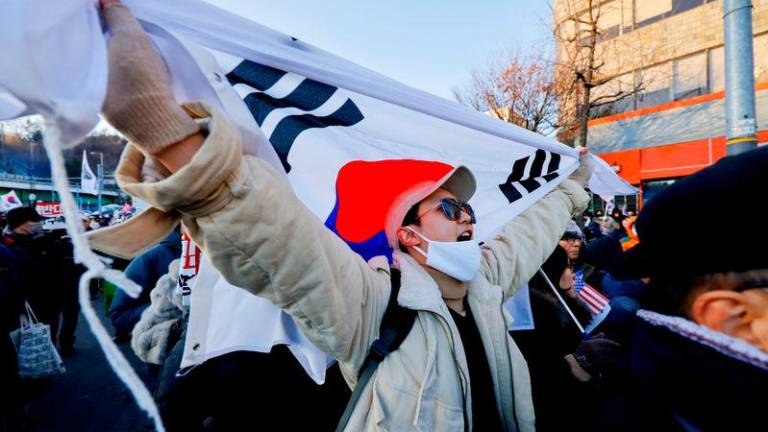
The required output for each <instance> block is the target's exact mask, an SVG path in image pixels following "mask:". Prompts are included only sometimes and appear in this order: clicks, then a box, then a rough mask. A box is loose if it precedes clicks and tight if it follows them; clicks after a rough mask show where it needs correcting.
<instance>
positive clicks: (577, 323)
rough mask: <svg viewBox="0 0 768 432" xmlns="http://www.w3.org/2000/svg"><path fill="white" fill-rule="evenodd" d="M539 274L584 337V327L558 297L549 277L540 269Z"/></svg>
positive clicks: (558, 294)
mask: <svg viewBox="0 0 768 432" xmlns="http://www.w3.org/2000/svg"><path fill="white" fill-rule="evenodd" d="M539 274H540V275H541V277H543V278H544V280H545V281H547V285H549V287H550V288H552V292H554V293H555V295H556V296H557V299H558V300H560V304H562V305H563V307H564V308H565V310H566V311H567V312H568V315H570V316H571V319H573V322H574V323H575V324H576V327H578V328H579V330H581V333H582V334H584V335H586V334H587V333H586V332H585V331H584V327H583V326H582V325H581V323H580V322H579V320H578V319H576V315H574V314H573V311H571V308H569V307H568V305H567V304H565V300H563V297H561V296H560V293H559V292H558V291H557V288H555V285H554V284H552V281H551V280H549V277H547V274H546V273H544V270H542V269H541V267H539Z"/></svg>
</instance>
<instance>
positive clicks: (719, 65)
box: [709, 47, 725, 92]
mask: <svg viewBox="0 0 768 432" xmlns="http://www.w3.org/2000/svg"><path fill="white" fill-rule="evenodd" d="M724 89H725V51H724V50H723V47H717V48H714V49H711V50H709V90H710V91H712V92H719V91H723V90H724Z"/></svg>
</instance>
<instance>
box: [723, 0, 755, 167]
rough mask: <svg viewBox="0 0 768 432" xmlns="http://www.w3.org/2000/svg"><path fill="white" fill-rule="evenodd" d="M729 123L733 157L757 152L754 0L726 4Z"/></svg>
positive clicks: (728, 142)
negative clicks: (753, 50)
mask: <svg viewBox="0 0 768 432" xmlns="http://www.w3.org/2000/svg"><path fill="white" fill-rule="evenodd" d="M723 28H724V33H725V123H726V131H725V132H726V142H725V143H726V148H727V153H728V154H729V155H733V154H739V153H744V152H747V151H749V150H752V149H754V148H757V135H756V123H755V72H754V59H753V53H752V38H753V36H752V0H724V1H723Z"/></svg>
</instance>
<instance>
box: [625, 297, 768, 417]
mask: <svg viewBox="0 0 768 432" xmlns="http://www.w3.org/2000/svg"><path fill="white" fill-rule="evenodd" d="M637 316H638V320H637V328H636V331H635V336H634V338H633V346H632V359H631V372H632V375H633V378H634V379H635V380H636V382H637V383H640V385H641V386H642V387H643V389H644V390H645V392H646V397H647V399H648V400H649V403H658V404H659V405H660V406H661V407H663V408H664V409H667V410H669V411H670V414H671V415H672V417H674V418H675V419H676V420H677V422H678V423H679V425H678V426H682V427H683V428H686V429H690V428H691V427H692V428H695V429H697V430H748V429H752V428H754V427H755V425H759V424H764V422H765V418H764V414H763V411H764V409H765V389H766V388H768V354H766V353H764V352H762V351H760V350H759V349H757V348H755V347H753V346H751V345H749V344H747V343H746V342H743V341H741V340H738V339H735V338H732V337H730V336H727V335H725V334H722V333H719V332H715V331H713V330H710V329H708V328H706V327H703V326H700V325H698V324H695V323H693V322H691V321H689V320H686V319H684V318H679V317H672V316H667V315H662V314H659V313H656V312H651V311H647V310H641V311H639V312H638V314H637Z"/></svg>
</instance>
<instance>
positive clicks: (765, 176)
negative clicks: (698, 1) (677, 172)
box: [0, 1, 768, 431]
mask: <svg viewBox="0 0 768 432" xmlns="http://www.w3.org/2000/svg"><path fill="white" fill-rule="evenodd" d="M103 3H110V4H112V3H114V2H113V1H108V2H103ZM105 17H106V21H107V22H108V23H109V25H110V27H111V29H112V30H113V33H114V34H113V42H112V43H113V45H112V46H111V47H110V62H111V64H110V91H111V92H113V93H110V95H108V98H107V102H106V103H105V112H106V117H107V119H108V120H109V121H110V122H111V123H112V124H113V125H115V127H117V128H118V129H120V130H121V131H122V132H123V133H125V134H126V136H128V137H129V138H130V141H131V144H129V147H128V149H127V150H126V153H125V155H124V157H123V161H122V162H121V166H122V168H123V169H124V171H122V175H123V177H122V179H123V186H126V185H127V189H129V190H130V191H132V192H133V193H134V194H136V195H137V196H139V197H140V198H142V199H144V200H146V201H147V202H149V203H150V204H151V205H155V206H157V207H160V206H162V207H163V208H165V209H176V210H178V212H179V213H180V214H182V219H183V224H181V225H180V226H179V227H177V228H176V230H175V231H174V232H172V233H170V234H169V235H167V237H165V239H164V240H162V241H160V242H159V243H157V245H155V246H154V247H152V248H151V249H149V250H146V251H145V252H143V253H141V254H139V255H138V256H136V257H135V258H133V260H132V261H131V262H130V264H129V265H128V267H127V269H126V274H127V275H128V276H129V277H130V278H131V279H133V280H134V281H135V282H137V283H138V284H139V285H140V286H141V287H142V293H141V295H140V296H139V297H138V298H136V299H133V298H128V297H127V296H125V295H124V294H123V293H121V292H117V293H116V294H115V296H114V298H112V300H111V304H110V307H109V313H108V315H109V318H110V319H111V320H112V323H113V324H114V329H115V335H114V336H115V339H116V341H117V342H118V343H129V342H130V344H131V347H132V349H133V351H134V353H135V354H136V356H138V357H139V358H140V359H141V360H142V361H143V362H144V363H146V364H147V369H146V371H144V373H143V374H142V376H143V378H144V380H145V383H146V384H147V387H148V388H149V389H150V390H151V391H152V392H153V394H154V396H155V399H156V401H157V404H158V407H159V408H160V412H161V415H162V417H163V421H164V423H165V425H166V427H167V429H168V430H171V431H174V430H179V431H194V430H235V429H242V428H243V425H253V426H254V427H257V426H258V425H270V424H279V425H281V428H286V429H294V428H297V429H298V428H310V427H311V428H313V429H315V430H331V429H334V428H335V427H336V425H337V423H338V422H339V419H340V418H342V413H343V411H344V408H345V405H347V401H348V400H350V397H352V401H353V403H352V404H351V405H350V409H351V411H349V412H348V413H347V414H348V415H344V417H343V418H345V423H344V424H343V426H344V428H345V430H446V431H451V430H475V431H486V430H491V431H494V430H533V429H536V430H543V431H550V430H585V429H590V430H606V431H607V430H753V429H760V426H759V425H761V424H763V422H764V420H763V419H762V410H761V408H762V407H763V405H764V397H763V394H764V392H765V389H766V388H768V387H767V386H766V385H767V384H768V255H766V254H765V253H762V252H760V251H759V250H758V251H755V249H754V248H753V247H752V246H753V245H754V244H758V245H759V244H762V243H763V242H762V240H765V237H766V234H765V233H766V232H768V231H766V230H765V229H761V228H759V227H758V228H757V229H755V226H754V224H750V223H744V224H730V225H728V229H722V228H719V229H718V228H716V227H718V226H722V224H723V223H724V222H725V221H731V220H732V211H731V208H730V206H731V205H732V203H742V204H743V203H746V202H750V200H752V199H754V197H755V196H759V194H760V192H761V190H762V189H763V188H764V187H765V185H766V184H768V170H766V169H765V168H766V167H768V148H761V149H758V150H754V151H752V152H750V153H747V154H743V155H740V156H733V157H727V158H725V159H724V160H722V161H720V162H719V163H717V164H715V165H714V166H712V167H709V168H707V169H704V170H702V171H700V172H698V173H696V174H694V175H691V176H689V177H687V178H685V179H682V180H680V181H678V182H677V183H675V184H674V185H672V186H670V187H669V188H667V189H666V190H664V191H662V192H660V193H659V194H657V195H656V196H655V197H654V199H653V200H651V201H650V202H648V203H645V205H644V207H643V208H642V209H641V210H640V211H639V213H637V214H634V213H630V212H626V213H625V212H623V211H622V210H620V209H613V210H612V211H611V212H610V214H609V215H604V214H602V212H600V211H596V212H595V213H591V212H584V208H585V206H586V203H587V200H588V195H587V193H586V192H585V186H586V184H587V180H588V179H589V176H590V173H591V171H590V170H591V168H590V166H589V162H588V160H589V159H588V157H586V155H584V154H583V153H582V158H581V166H580V167H579V169H577V170H576V171H575V172H574V173H573V174H572V175H571V176H570V177H569V178H568V179H566V180H564V181H563V182H562V183H561V184H560V185H559V186H558V187H557V188H555V189H554V190H553V191H552V192H551V193H550V194H548V195H547V196H545V197H544V198H542V199H541V200H540V201H538V202H537V203H536V204H534V205H532V206H531V207H530V208H529V209H528V210H526V211H524V212H523V213H522V214H520V215H519V216H517V217H516V218H514V219H513V220H512V221H510V222H508V223H507V225H505V227H504V228H503V229H502V232H501V233H500V234H499V235H498V236H497V237H495V238H494V239H491V240H488V241H486V243H485V244H483V245H482V246H480V245H479V244H475V245H476V250H475V248H474V247H473V243H472V240H473V239H472V227H473V226H474V223H475V222H476V221H475V215H474V212H473V210H472V208H471V206H469V205H468V204H467V203H466V202H467V201H468V200H469V198H470V197H471V195H472V193H474V188H475V184H474V178H473V177H472V174H471V173H470V172H469V171H468V170H467V169H466V168H463V167H460V168H456V169H454V170H453V171H452V172H451V173H449V175H447V176H446V177H445V178H443V179H440V181H435V182H432V183H430V184H429V185H426V186H425V185H421V186H419V187H420V189H418V190H410V191H408V194H405V195H403V196H405V197H406V198H403V199H402V201H400V202H393V203H392V204H391V208H390V210H389V214H388V216H387V230H386V235H387V240H388V242H389V244H390V246H392V247H393V249H394V262H395V265H396V267H397V271H390V267H389V265H388V264H387V263H386V262H385V263H380V262H378V261H376V260H375V259H372V260H371V261H369V262H368V263H366V262H364V261H362V260H361V259H360V258H359V257H358V256H357V255H355V254H354V253H353V252H351V251H350V250H349V249H348V248H347V247H346V245H343V244H342V243H341V242H339V241H338V240H337V239H336V238H335V237H333V234H331V233H329V232H327V230H326V229H325V227H323V226H322V225H321V224H319V223H316V222H317V221H316V220H315V218H314V216H313V215H311V214H309V212H308V211H307V210H306V209H304V208H303V207H302V206H301V204H300V203H299V202H298V200H297V199H296V197H295V196H293V195H292V194H291V192H290V191H289V190H288V189H287V188H282V187H281V186H280V185H281V184H282V183H281V182H280V181H278V180H276V178H274V177H272V176H273V173H272V171H271V169H270V168H269V167H268V166H267V165H266V164H262V163H260V162H258V161H257V159H255V158H250V157H245V156H242V159H241V154H240V147H239V144H237V143H238V141H237V139H236V138H232V136H231V135H228V134H229V132H228V130H229V129H227V128H228V126H227V123H226V119H224V118H223V117H221V116H219V115H218V114H215V113H203V114H200V110H203V111H204V109H202V108H200V107H197V108H198V110H197V111H195V112H196V113H197V115H205V116H207V117H206V118H207V119H208V120H207V121H209V122H210V125H208V126H205V127H207V128H208V129H206V130H205V131H204V130H203V129H201V126H200V125H203V123H202V122H201V123H196V122H194V121H192V117H190V115H191V114H187V113H186V112H185V111H182V110H180V109H179V108H178V105H176V103H175V101H174V99H173V97H172V95H170V92H169V90H168V89H165V88H162V85H160V88H158V81H154V82H153V83H152V84H151V86H150V87H151V88H150V89H149V90H151V92H150V93H151V98H150V99H151V100H149V101H148V99H142V92H144V91H149V90H148V89H147V88H145V87H142V85H144V84H146V83H144V84H142V83H143V81H142V80H143V78H146V77H142V76H141V74H148V75H152V74H153V73H156V72H158V71H157V70H154V69H151V68H149V69H147V68H144V67H145V66H148V65H150V66H151V63H152V62H153V61H156V60H157V59H156V58H154V60H153V57H152V55H153V54H151V53H149V52H147V51H146V50H147V49H148V48H147V46H144V45H142V43H141V38H142V33H141V31H140V29H139V27H138V25H137V24H136V22H135V21H134V20H133V18H132V17H131V15H130V13H129V12H128V10H127V9H126V8H124V7H121V6H120V5H111V6H108V7H107V12H106V16H105ZM125 40H128V41H131V43H130V44H128V45H124V46H123V45H121V44H122V43H124V42H125ZM137 40H138V41H139V42H137ZM126 47H130V52H123V51H120V50H121V49H122V50H125V49H127V48H126ZM149 51H150V52H151V49H149ZM142 55H143V56H146V57H147V58H143V57H141V56H142ZM121 56H127V57H130V56H134V58H133V59H132V61H134V63H130V65H129V67H128V68H127V69H126V67H125V65H124V64H122V63H121V61H122V60H123V57H121ZM155 66H156V65H155ZM148 70H149V71H148ZM115 71H116V72H115ZM113 73H114V75H112V74H113ZM121 74H123V75H121ZM155 78H157V77H155ZM121 79H122V80H123V81H131V82H132V83H133V84H134V87H132V88H131V89H130V91H131V92H132V93H131V95H130V96H131V97H130V98H127V99H126V98H122V97H121V96H123V95H124V94H123V93H121V92H125V91H126V89H125V88H120V82H122V81H121ZM159 82H161V83H162V80H161V81H159ZM146 85H149V84H146ZM164 92H165V93H164ZM158 95H159V96H158ZM126 113H130V115H127V114H126ZM155 113H158V114H162V116H163V118H165V119H167V120H168V122H167V124H165V125H163V126H162V127H164V128H165V130H162V131H161V132H163V133H162V134H161V133H158V131H151V130H147V129H146V128H145V124H143V123H142V122H140V121H139V120H140V119H141V118H142V116H147V115H153V114H155ZM153 133H154V134H153ZM190 149H191V151H190ZM174 152H175V153H174ZM195 152H198V153H197V154H196V153H195ZM147 155H151V156H152V157H153V158H155V159H151V160H153V161H154V162H153V163H155V164H157V163H160V164H162V165H163V166H164V167H165V168H167V171H168V172H166V173H164V174H162V175H163V176H165V177H166V178H165V179H164V181H163V182H159V183H143V182H142V178H143V177H144V175H145V172H144V171H143V170H144V169H152V170H157V167H147V166H146V165H145V160H150V159H145V158H146V156H147ZM192 155H195V156H194V157H195V158H196V163H195V164H193V165H187V164H188V163H189V161H190V159H191V158H192ZM246 166H247V167H248V169H245V168H243V167H246ZM182 169H183V170H184V171H183V172H181V170H182ZM222 172H223V173H224V174H226V175H222ZM172 173H173V174H172ZM214 177H215V178H217V179H219V180H220V181H221V184H210V182H206V181H200V179H208V178H214ZM224 178H226V179H228V180H226V181H225V180H222V179H224ZM232 179H240V180H238V181H239V182H241V183H238V181H234V180H232ZM219 180H217V181H219ZM225 183H226V185H225ZM233 184H234V185H233ZM238 184H239V185H240V186H242V184H246V186H243V187H242V189H241V190H238V191H234V188H237V187H239V186H237V185H238ZM249 188H250V189H249ZM182 190H183V191H185V192H184V194H183V195H184V196H175V195H173V193H174V191H176V192H177V191H182ZM686 215H695V217H688V216H686ZM6 219H7V221H8V227H7V229H6V230H5V231H4V242H3V243H4V244H3V245H2V246H1V247H0V258H2V260H3V262H2V275H0V276H2V283H3V285H2V290H1V291H0V295H2V300H3V301H2V307H3V310H2V314H3V315H2V316H0V318H2V321H1V322H2V325H3V326H4V327H3V332H4V333H7V331H10V330H12V329H13V328H14V326H15V325H16V323H15V321H14V316H15V314H18V312H19V310H20V308H21V302H22V301H23V300H24V299H26V300H27V301H29V302H30V303H31V304H32V305H33V307H34V308H35V309H36V310H39V311H40V312H39V314H40V316H42V317H45V318H43V319H44V320H46V322H49V323H50V325H51V326H52V328H54V326H57V325H58V320H59V319H60V317H61V319H62V324H61V325H60V326H59V327H56V328H57V329H58V330H57V331H58V343H59V347H60V349H62V351H66V350H68V349H70V350H71V348H72V342H73V339H72V336H73V333H72V331H71V330H72V326H71V318H72V316H73V315H72V314H73V313H74V314H75V315H74V316H75V318H76V302H74V303H73V302H72V299H73V298H74V294H73V293H74V291H73V289H71V288H70V285H71V286H74V280H75V278H76V275H77V268H76V267H75V266H74V265H73V264H72V263H71V251H70V250H69V249H68V247H67V246H66V243H65V242H64V241H63V240H62V239H58V238H50V237H48V236H44V235H42V234H41V233H40V230H39V227H38V225H36V224H39V217H38V216H36V213H34V211H33V210H30V209H20V210H18V211H17V210H14V211H12V212H10V213H9V214H8V215H7V218H6ZM257 223H258V224H262V225H259V226H256V224H257ZM263 224H268V227H267V228H268V229H267V228H265V227H264V226H263ZM184 226H188V227H193V228H192V229H190V232H188V233H185V235H191V236H192V237H194V238H195V240H196V241H198V242H199V244H200V245H201V247H202V248H203V249H204V250H205V252H206V254H208V258H209V259H210V260H211V262H213V263H214V264H216V266H217V267H218V268H219V270H220V271H221V272H222V273H223V274H224V276H225V277H226V278H227V279H228V280H230V281H231V282H232V283H233V284H237V285H238V286H240V287H242V288H243V289H246V290H248V291H250V292H251V293H253V294H256V295H259V296H262V297H264V298H267V299H268V300H270V301H272V302H273V303H274V304H276V305H277V306H279V307H280V308H282V309H284V310H285V311H287V312H288V313H289V314H291V315H292V316H293V317H294V319H296V320H297V322H298V323H299V326H300V329H301V330H302V331H303V332H304V333H305V334H306V336H307V337H308V338H309V339H310V340H311V341H312V342H313V343H315V344H316V345H317V346H318V347H319V348H320V349H322V350H323V351H324V352H326V353H327V354H328V355H330V356H332V357H334V358H335V359H336V362H335V363H333V365H332V366H330V367H329V370H328V373H327V375H326V380H325V383H324V384H322V385H318V384H316V383H315V382H313V381H312V380H310V379H309V377H308V376H307V374H306V373H305V372H304V370H303V369H302V368H301V367H300V365H299V363H298V361H297V360H296V358H295V355H294V354H292V353H291V351H290V349H289V347H288V346H287V345H285V344H278V345H275V346H273V347H272V349H271V352H250V351H234V352H229V353H227V354H224V355H220V356H216V357H213V358H211V359H209V360H207V361H205V362H203V363H202V364H199V365H197V366H194V367H191V368H184V369H182V368H181V367H180V364H181V358H182V355H183V352H184V349H185V346H184V343H185V332H186V330H187V325H188V323H189V305H188V304H185V303H184V301H183V299H182V294H181V291H180V290H179V289H178V287H179V286H180V285H181V284H183V283H184V281H183V280H182V276H180V274H181V273H180V271H179V256H180V254H181V241H182V240H181V238H182V233H181V231H180V230H181V229H183V227H184ZM134 228H135V226H134ZM6 239H7V240H6ZM276 240H277V241H276ZM93 241H96V240H93ZM112 246H114V245H112ZM472 263H474V264H475V265H474V267H473V264H472ZM52 269H55V270H52ZM64 275H66V276H64ZM401 284H402V290H401V287H400V285H401ZM523 286H527V293H528V295H529V300H528V303H529V310H530V313H531V316H532V319H533V326H532V328H529V329H516V330H513V331H509V332H508V328H509V324H510V321H509V319H508V318H509V317H508V316H506V315H505V314H504V313H503V312H502V311H503V310H504V309H503V308H502V303H503V301H504V300H505V299H507V298H509V297H511V296H513V295H518V293H521V292H526V291H524V288H522V287H523ZM398 292H399V293H400V294H399V295H398V294H397V293H398ZM393 293H394V294H393ZM46 299H56V301H54V302H51V301H45V300H46ZM73 305H74V306H73ZM398 305H399V306H398ZM398 308H400V309H398ZM403 309H411V310H418V314H414V315H412V316H411V322H410V323H412V325H410V326H406V328H405V330H404V333H403V334H400V335H399V336H401V340H400V343H402V345H400V346H399V348H396V349H394V350H392V352H388V346H387V347H385V348H386V349H383V350H382V345H381V344H382V343H383V342H381V341H382V340H383V339H384V337H385V336H386V335H387V334H389V333H388V331H389V330H390V328H389V327H386V325H387V319H388V317H392V316H395V315H390V311H392V310H400V311H401V312H402V310H403ZM393 313H394V312H393ZM397 316H399V317H405V316H406V315H397ZM512 318H513V319H514V317H512ZM68 319H70V321H67V320H68ZM232 319H233V320H237V316H233V317H232ZM54 321H56V323H54ZM410 323H409V324H410ZM379 333H381V335H379ZM380 336H381V339H379V337H380ZM374 341H376V342H374ZM1 342H2V345H1V347H2V349H3V352H2V356H3V358H4V359H11V360H12V358H13V353H12V351H9V350H10V349H12V347H7V345H8V344H6V341H5V340H2V341H1ZM372 356H379V358H378V361H379V362H381V363H376V364H377V365H378V366H376V369H374V370H373V372H372V375H371V376H372V378H371V381H367V383H366V381H365V380H364V379H363V377H364V375H365V374H364V373H361V372H364V371H365V370H366V365H368V364H369V360H370V358H371V357H372ZM382 359H383V361H382ZM8 364H9V365H11V364H12V361H10V362H9V363H8ZM3 376H4V378H3V379H4V380H5V379H10V378H6V377H12V376H13V368H12V367H11V366H9V367H6V363H4V364H3ZM358 379H360V381H361V382H363V383H364V386H363V387H360V388H355V385H356V383H357V382H358ZM17 381H18V380H16V381H13V380H9V381H8V382H17ZM4 383H5V381H4ZM351 389H355V392H354V393H355V394H354V395H352V396H350V395H351ZM6 393H7V392H6ZM470 401H471V402H470ZM8 405H10V402H8V403H6V401H4V403H3V406H4V407H7V406H8Z"/></svg>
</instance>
